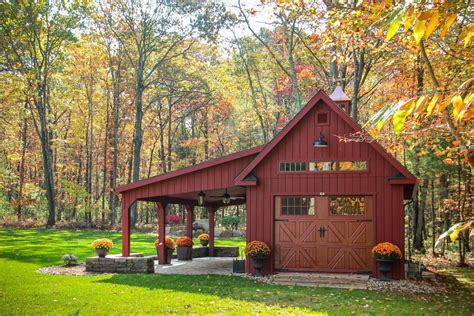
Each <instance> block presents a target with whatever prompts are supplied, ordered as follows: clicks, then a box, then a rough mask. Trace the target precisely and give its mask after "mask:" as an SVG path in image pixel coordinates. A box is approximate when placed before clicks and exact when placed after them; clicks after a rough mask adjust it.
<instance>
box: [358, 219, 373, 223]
mask: <svg viewBox="0 0 474 316" xmlns="http://www.w3.org/2000/svg"><path fill="white" fill-rule="evenodd" d="M371 221H372V220H371V219H358V220H357V222H371Z"/></svg>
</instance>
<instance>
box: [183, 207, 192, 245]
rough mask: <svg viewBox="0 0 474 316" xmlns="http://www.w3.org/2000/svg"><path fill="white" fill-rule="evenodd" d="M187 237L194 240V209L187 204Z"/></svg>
mask: <svg viewBox="0 0 474 316" xmlns="http://www.w3.org/2000/svg"><path fill="white" fill-rule="evenodd" d="M184 207H185V208H186V236H188V237H189V238H191V239H192V238H193V209H194V207H193V206H191V205H189V204H186V205H185V206H184Z"/></svg>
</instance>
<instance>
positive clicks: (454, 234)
mask: <svg viewBox="0 0 474 316" xmlns="http://www.w3.org/2000/svg"><path fill="white" fill-rule="evenodd" d="M458 237H459V229H458V228H456V229H454V230H453V232H452V233H451V234H450V235H449V238H450V239H451V241H452V242H455V241H456V240H457V239H458Z"/></svg>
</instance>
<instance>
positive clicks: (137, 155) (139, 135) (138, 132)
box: [130, 63, 145, 228]
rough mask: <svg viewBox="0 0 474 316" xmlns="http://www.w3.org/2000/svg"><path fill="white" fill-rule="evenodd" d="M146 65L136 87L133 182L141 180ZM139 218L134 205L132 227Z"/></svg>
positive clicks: (131, 216)
mask: <svg viewBox="0 0 474 316" xmlns="http://www.w3.org/2000/svg"><path fill="white" fill-rule="evenodd" d="M143 67H144V65H143V64H142V63H139V66H138V68H137V76H136V80H137V83H136V87H135V98H136V99H135V107H136V108H135V133H134V138H133V175H132V181H133V182H135V181H138V180H140V162H141V150H142V140H143V131H142V120H143V92H144V90H145V85H144V83H143V71H144V69H143ZM136 218H137V204H136V203H133V205H132V208H131V214H130V227H132V228H134V227H135V222H136Z"/></svg>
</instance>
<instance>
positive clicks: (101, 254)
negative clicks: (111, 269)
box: [95, 248, 109, 258]
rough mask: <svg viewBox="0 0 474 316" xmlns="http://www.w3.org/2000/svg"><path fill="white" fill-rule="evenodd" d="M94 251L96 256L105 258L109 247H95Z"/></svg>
mask: <svg viewBox="0 0 474 316" xmlns="http://www.w3.org/2000/svg"><path fill="white" fill-rule="evenodd" d="M95 253H96V254H97V256H99V257H100V258H105V256H107V255H108V254H109V249H105V248H97V249H96V250H95Z"/></svg>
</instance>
